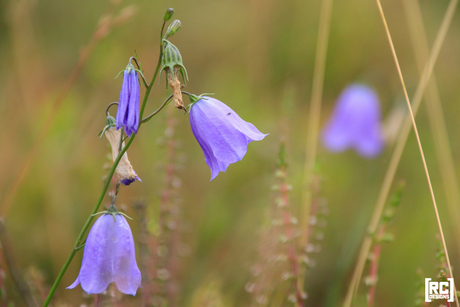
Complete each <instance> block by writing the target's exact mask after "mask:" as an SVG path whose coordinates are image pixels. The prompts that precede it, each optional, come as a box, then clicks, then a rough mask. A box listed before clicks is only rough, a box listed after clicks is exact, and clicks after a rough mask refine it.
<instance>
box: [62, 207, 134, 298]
mask: <svg viewBox="0 0 460 307" xmlns="http://www.w3.org/2000/svg"><path fill="white" fill-rule="evenodd" d="M115 219H116V222H115V220H114V216H113V215H112V214H104V215H102V216H101V217H100V218H99V219H98V220H97V221H96V222H95V223H94V225H93V227H92V228H91V231H90V232H89V235H88V238H87V239H86V244H85V250H84V252H83V261H82V264H81V269H80V273H79V274H78V277H77V279H76V280H75V282H74V283H73V284H72V285H70V286H69V287H67V289H73V288H75V287H76V286H77V285H78V284H81V287H82V289H83V290H84V291H85V292H86V293H88V294H98V293H101V292H103V291H104V290H105V289H107V287H108V285H109V284H110V283H111V282H115V284H116V286H117V288H118V290H120V292H123V293H125V294H130V295H136V291H137V289H138V288H139V287H140V286H141V272H140V271H139V268H138V267H137V263H136V256H135V252H134V240H133V235H132V233H131V229H130V228H129V224H128V222H126V219H125V218H124V217H123V215H120V214H116V215H115Z"/></svg>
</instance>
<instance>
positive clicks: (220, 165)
mask: <svg viewBox="0 0 460 307" xmlns="http://www.w3.org/2000/svg"><path fill="white" fill-rule="evenodd" d="M198 125H199V124H198V123H196V122H195V118H194V117H193V116H192V115H191V116H190V126H191V128H192V132H193V135H194V136H195V138H196V140H197V141H198V144H200V147H201V149H202V150H203V153H204V160H205V161H206V164H208V166H209V168H210V169H211V180H213V179H214V178H216V176H217V175H218V174H219V172H225V171H226V170H227V167H228V166H229V165H230V163H224V162H220V161H218V160H217V158H216V157H215V156H214V154H213V152H212V149H211V148H210V147H209V145H208V144H207V143H206V142H205V140H204V139H203V138H202V136H201V134H200V133H199V132H198V129H197V126H198Z"/></svg>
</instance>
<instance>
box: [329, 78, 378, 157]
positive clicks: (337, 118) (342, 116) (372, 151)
mask: <svg viewBox="0 0 460 307" xmlns="http://www.w3.org/2000/svg"><path fill="white" fill-rule="evenodd" d="M322 141H323V145H324V147H326V148H327V149H328V150H330V151H333V152H341V151H344V150H346V149H348V148H354V149H355V150H356V152H357V153H358V154H359V155H361V156H363V157H366V158H374V157H377V156H378V155H379V154H380V153H381V152H382V149H383V147H384V138H383V132H382V128H381V115H380V103H379V98H378V97H377V94H376V93H375V91H374V90H373V89H372V88H370V87H368V86H366V85H362V84H352V85H349V86H348V87H347V88H345V89H344V90H343V91H342V93H341V94H340V96H339V98H338V100H337V103H336V105H335V108H334V110H333V112H332V115H331V117H330V118H329V120H328V122H327V124H326V127H325V128H324V130H323V133H322Z"/></svg>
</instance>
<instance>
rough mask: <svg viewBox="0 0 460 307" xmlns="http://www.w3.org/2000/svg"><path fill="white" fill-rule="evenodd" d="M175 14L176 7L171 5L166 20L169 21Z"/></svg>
mask: <svg viewBox="0 0 460 307" xmlns="http://www.w3.org/2000/svg"><path fill="white" fill-rule="evenodd" d="M173 14H174V9H173V8H172V7H170V8H169V9H168V10H167V11H166V13H165V17H164V21H165V22H167V21H168V20H170V19H171V18H172V16H173Z"/></svg>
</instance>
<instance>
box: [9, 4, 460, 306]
mask: <svg viewBox="0 0 460 307" xmlns="http://www.w3.org/2000/svg"><path fill="white" fill-rule="evenodd" d="M447 2H448V1H435V2H427V1H422V2H421V3H420V4H421V6H422V13H423V17H424V21H425V26H426V29H427V35H428V39H429V41H430V43H431V42H432V41H433V39H434V35H435V34H436V32H437V29H438V27H439V24H440V21H441V18H442V16H443V14H444V10H445V8H446V6H447ZM128 4H135V5H136V6H137V8H138V13H137V14H136V16H135V18H133V19H131V20H130V21H129V22H127V23H125V24H124V25H123V26H122V27H119V28H116V29H114V30H113V31H112V32H111V33H110V34H109V36H108V37H107V38H106V39H104V40H103V41H102V42H101V43H100V44H99V45H98V46H97V47H96V48H95V50H94V52H93V54H92V55H91V56H90V58H89V60H88V63H87V64H86V65H85V66H84V69H83V71H82V73H81V75H80V76H79V78H78V79H77V81H76V83H75V84H74V86H73V87H72V90H71V92H70V93H69V95H68V96H67V97H66V99H65V101H64V103H63V106H62V108H61V109H60V110H59V113H58V114H57V116H56V119H55V121H54V123H53V125H52V128H51V130H50V131H49V133H48V134H47V136H46V138H45V139H44V141H43V144H41V149H40V151H39V154H38V155H37V157H36V159H35V161H34V163H33V165H32V167H31V169H30V171H29V173H28V176H27V177H26V179H25V181H24V183H23V185H22V187H21V188H20V190H19V193H18V194H17V196H16V198H15V199H14V203H13V206H12V209H11V210H10V212H9V214H8V216H7V218H6V225H7V227H8V229H9V231H10V235H11V237H12V239H13V240H12V241H13V243H14V249H15V252H16V254H17V261H18V263H19V264H20V265H21V268H22V269H23V270H25V269H26V268H27V267H30V266H32V267H36V268H38V269H39V270H41V271H42V272H43V273H44V276H45V281H46V283H47V284H51V282H52V281H53V279H54V277H55V276H56V275H57V273H58V271H59V269H60V267H61V265H62V264H63V262H64V261H65V258H66V257H67V255H68V253H69V251H70V248H71V246H72V244H73V243H74V240H75V238H76V236H77V234H78V232H79V230H80V228H81V226H82V224H83V223H84V221H85V220H86V217H87V215H88V214H89V212H90V210H91V208H92V207H93V206H94V203H95V201H96V199H97V196H98V193H99V191H100V189H101V187H102V181H101V179H102V176H103V175H104V173H105V172H104V170H103V164H104V163H106V162H107V159H106V155H107V154H108V152H109V149H108V147H107V144H106V141H105V139H102V140H99V139H98V138H97V137H96V136H95V135H96V134H97V133H98V132H99V131H100V129H102V127H103V125H104V121H105V118H104V110H105V107H106V105H107V104H108V103H110V102H112V101H116V100H117V99H118V95H119V88H120V85H121V80H120V79H116V80H114V77H115V76H116V74H117V73H118V72H119V71H120V70H122V69H123V68H124V67H125V66H126V63H127V60H128V58H129V57H130V56H131V55H133V52H134V50H136V51H137V53H138V56H139V58H140V60H141V62H142V66H143V69H144V70H145V73H146V75H147V76H151V75H152V73H153V69H154V65H155V63H156V59H157V56H158V42H157V40H158V28H159V26H160V25H161V20H162V17H163V13H164V11H165V9H166V8H167V7H169V6H173V7H174V8H175V10H176V14H175V16H174V17H175V18H178V19H180V20H181V21H182V24H183V27H182V28H181V29H180V31H179V32H178V33H177V34H176V35H175V36H174V37H173V38H172V41H173V42H174V44H175V45H176V46H178V47H179V48H180V50H181V53H182V56H183V58H184V64H185V65H186V67H187V70H188V73H189V76H190V82H189V84H188V86H187V90H188V91H190V92H193V93H197V94H199V93H202V92H213V93H216V95H215V97H216V98H217V99H219V100H222V101H223V102H225V103H227V104H228V105H229V106H230V107H231V108H233V109H234V110H235V111H236V112H237V113H238V114H239V115H240V116H241V117H242V118H243V119H245V120H247V121H250V122H252V123H254V124H255V125H256V126H257V127H258V128H259V129H260V130H261V131H262V132H264V133H270V135H269V136H268V137H267V138H266V139H264V140H263V141H261V142H255V143H251V144H250V145H249V150H248V153H247V155H246V156H245V158H244V159H243V161H241V162H239V163H236V164H233V165H231V166H230V167H229V168H228V171H227V172H226V173H225V174H220V175H219V176H218V177H217V178H216V179H215V180H213V181H212V182H209V178H210V172H209V169H208V167H207V165H206V164H205V162H204V159H203V154H202V152H201V149H200V148H199V146H198V144H197V142H196V141H195V139H194V137H193V135H192V133H191V131H190V128H189V123H188V118H187V116H183V115H182V114H181V112H176V113H177V114H176V117H177V118H178V120H179V123H178V127H177V134H178V137H179V138H180V139H181V140H182V143H183V144H182V148H181V150H182V151H183V152H185V153H186V156H187V161H186V163H185V167H184V169H183V172H182V173H181V175H180V176H181V178H182V182H183V185H182V188H181V196H182V198H183V205H182V211H183V216H184V219H185V221H186V222H187V223H188V224H189V230H190V231H189V232H187V233H186V234H185V235H184V241H185V242H187V243H188V244H189V245H190V247H191V254H190V256H189V257H187V258H185V259H183V266H182V271H181V279H182V284H181V288H182V291H181V298H180V301H181V302H182V303H181V304H182V305H183V306H186V305H188V303H187V302H191V301H192V302H195V303H196V302H199V298H200V295H205V293H206V291H208V292H209V291H211V292H213V293H214V295H215V296H216V297H217V298H216V300H219V301H220V302H222V304H224V305H225V306H241V305H243V304H247V303H248V301H249V299H250V297H249V296H248V295H247V293H246V292H245V290H244V286H245V284H246V282H247V281H248V279H249V278H250V274H249V266H250V265H251V263H253V262H254V261H255V256H256V253H255V250H256V248H257V242H258V241H257V240H258V231H259V230H260V227H261V225H264V224H265V223H266V218H267V210H268V208H269V207H270V204H271V201H272V195H271V192H270V186H271V185H272V183H273V178H272V177H273V175H272V174H273V169H274V165H275V161H276V158H277V151H278V148H279V140H280V138H281V137H282V136H284V137H285V138H286V139H287V140H288V144H287V152H288V163H289V168H288V173H289V176H290V180H289V181H290V182H291V183H292V184H293V187H294V188H293V191H292V192H291V203H292V205H293V206H294V211H295V210H296V209H295V206H296V205H297V204H298V203H299V201H300V195H301V191H300V188H301V184H302V173H301V170H302V167H303V162H304V154H305V153H304V148H305V146H304V142H305V136H306V131H305V129H306V127H307V124H306V119H307V112H308V102H309V98H310V88H311V79H312V67H313V61H314V56H315V54H314V50H315V44H316V34H317V27H318V15H319V2H311V1H310V2H308V1H293V0H292V1H283V2H281V1H273V0H270V1H261V0H253V1H250V2H244V1H234V2H230V1H226V2H212V1H183V0H180V1H175V2H174V3H172V2H168V1H156V2H152V1H137V2H134V1H129V2H128V1H127V2H122V4H121V5H120V6H119V7H118V9H117V10H119V9H120V7H123V6H125V5H128ZM0 6H1V8H2V10H1V11H0V12H1V14H2V15H1V17H0V52H1V55H2V57H1V58H0V62H1V63H0V125H1V127H2V131H3V133H1V134H0V142H1V144H2V145H3V146H2V150H0V173H1V174H2V176H0V187H1V188H0V197H4V195H5V194H6V193H7V192H8V189H9V188H10V185H11V180H12V178H14V177H15V176H16V174H17V171H18V169H19V168H20V167H21V166H22V163H23V159H24V157H25V156H26V154H27V152H28V150H30V146H31V144H32V142H33V140H34V138H35V137H36V136H37V132H38V129H39V127H40V126H41V125H42V123H43V121H44V120H45V118H46V115H47V114H48V112H49V111H50V106H51V103H52V102H53V101H54V99H55V98H56V95H57V93H58V92H59V90H60V88H61V87H62V86H63V83H64V80H65V79H66V78H67V77H68V75H69V74H70V72H71V71H72V69H73V67H74V65H75V64H76V60H77V58H78V52H79V49H80V48H81V47H83V46H84V45H85V44H86V43H87V42H88V40H89V39H90V37H91V35H92V32H93V31H94V29H95V27H96V24H97V22H98V19H99V18H100V16H101V14H102V13H103V12H104V11H105V10H106V8H107V7H108V6H109V3H108V2H94V1H89V0H85V1H78V2H75V1H74V2H72V1H70V2H59V1H50V0H47V1H38V2H33V1H28V0H21V1H4V2H2V3H1V4H0ZM384 6H385V7H384V9H385V10H386V14H387V18H388V23H389V26H390V30H391V31H392V34H393V39H394V40H395V47H396V51H397V52H398V56H399V58H400V62H401V66H402V70H403V73H404V75H405V79H406V82H407V83H408V87H409V92H410V93H411V92H413V90H415V87H416V83H417V81H418V76H419V73H418V70H417V66H416V63H415V61H414V56H413V50H412V49H411V48H412V47H411V43H410V39H409V36H408V35H409V32H408V30H407V29H408V28H407V22H406V20H405V16H404V13H403V7H402V4H401V3H400V2H399V1H388V2H387V3H384ZM459 31H460V24H459V23H458V22H457V21H455V20H454V23H453V25H452V28H451V30H450V31H449V34H448V37H447V39H446V42H445V45H444V47H443V49H442V51H441V55H440V57H439V60H438V63H437V65H436V69H435V71H436V74H437V77H438V83H439V89H440V93H441V101H442V103H443V107H444V110H445V111H444V115H445V119H446V125H447V127H448V132H449V136H450V141H451V142H452V148H453V155H454V158H455V163H456V165H458V162H459V161H458V158H457V157H458V152H459V150H460V142H459V141H458V140H457V139H455V136H456V135H458V134H459V132H460V131H459V129H460V128H459V126H458V125H457V124H456V123H457V114H458V113H459V112H458V111H460V110H459V107H458V106H457V101H458V98H459V93H458V86H457V84H458V83H459V82H460V80H459V79H460V75H459V74H458V73H457V71H459V68H460V67H459V66H460V60H459V59H458V58H457V56H456V55H457V54H459V51H460V50H459V49H460V43H459V41H458V40H457V39H456V37H457V36H458V35H457V34H458V32H459ZM356 80H363V81H367V82H370V83H371V84H373V86H374V87H375V88H376V90H377V92H378V93H379V96H380V98H381V102H382V109H383V114H384V116H385V115H387V114H388V113H389V112H390V110H391V108H392V107H393V104H394V102H395V100H397V99H400V98H401V97H402V92H401V88H400V84H399V80H398V78H397V74H396V70H395V68H394V63H393V59H392V58H391V53H390V49H389V47H388V42H387V40H386V37H385V34H384V31H383V28H382V26H381V21H380V20H379V16H378V12H377V8H376V7H375V4H374V3H373V2H372V1H363V0H350V1H335V3H334V6H333V12H332V24H331V36H330V42H329V49H328V57H327V64H326V75H325V85H324V95H323V97H324V99H323V106H324V108H323V112H322V118H321V122H322V123H324V121H325V120H326V118H327V116H328V115H329V113H330V111H331V108H332V106H333V104H334V99H335V98H336V97H337V96H338V94H339V92H340V91H341V89H342V88H343V87H344V86H346V85H347V84H348V83H349V82H353V81H356ZM164 81H165V80H164V78H163V79H162V80H161V85H160V87H154V92H153V95H152V96H151V99H150V101H149V103H148V105H147V111H146V112H149V111H152V110H154V109H155V108H156V106H158V105H159V104H160V103H161V101H162V99H164V98H165V97H166V95H167V92H166V91H165V88H164V87H165V82H164ZM287 88H288V89H290V90H291V91H292V92H293V93H294V94H293V95H292V96H293V98H292V101H293V102H292V108H291V110H289V111H286V110H285V106H284V105H285V104H286V103H287V102H286V101H287V100H286V99H285V96H286V94H285V93H286V89H287ZM424 112H425V109H424V108H422V109H421V112H420V114H419V116H418V117H417V121H418V124H419V129H420V134H421V138H422V142H423V144H424V148H425V151H426V156H427V163H428V166H429V167H430V169H431V172H432V176H433V184H434V189H435V191H436V192H437V197H438V201H439V207H440V208H439V209H440V214H441V219H442V220H443V222H444V225H445V226H444V227H445V232H446V237H447V244H448V247H449V248H450V249H449V251H450V253H451V255H450V256H451V261H452V265H453V267H454V268H455V267H457V266H459V265H460V264H459V261H458V256H459V255H458V254H457V249H455V248H454V247H455V245H456V244H459V243H458V242H455V241H454V238H453V237H452V235H451V230H452V227H451V225H449V224H450V223H449V219H448V218H447V214H448V211H447V208H446V205H445V200H444V195H443V192H442V191H443V190H442V186H441V184H442V183H441V178H440V173H439V171H438V165H437V162H436V156H435V151H434V147H433V146H434V145H433V141H432V134H431V131H430V130H429V125H428V121H427V117H426V114H424ZM280 114H284V115H283V116H280ZM283 118H284V119H283ZM286 118H287V120H286ZM164 125H165V115H164V114H161V115H159V116H158V117H156V118H155V119H154V120H152V121H150V122H149V123H148V124H146V125H145V126H143V127H142V129H141V131H140V133H139V136H138V137H137V138H136V141H135V142H134V143H133V146H132V147H131V148H130V150H129V157H130V160H131V162H132V164H133V167H134V168H135V170H136V172H137V173H138V174H139V176H140V177H141V178H142V180H143V183H135V184H133V185H131V186H130V187H129V188H124V189H122V191H121V193H120V196H119V203H120V204H122V203H124V204H126V205H127V208H128V211H127V213H128V214H130V215H132V216H134V213H133V212H132V210H131V209H129V205H130V204H131V203H132V202H133V201H134V200H136V199H145V200H146V201H147V202H148V203H149V206H157V205H158V195H159V193H160V192H161V188H162V182H163V181H162V180H163V179H162V178H163V172H162V171H159V168H158V167H157V163H158V161H164V160H165V150H164V148H159V147H158V143H157V141H158V138H159V137H161V135H162V133H163V131H164V129H163V127H164ZM283 125H285V126H286V125H287V126H288V128H282V127H283ZM286 131H287V132H286ZM286 134H288V135H286ZM391 150H392V148H391V147H388V148H387V149H386V151H385V152H384V153H383V155H382V156H381V157H379V158H377V159H375V160H371V161H368V160H363V159H362V158H360V157H358V156H357V155H356V154H355V153H353V152H346V153H344V154H338V155H337V154H330V153H328V152H326V151H325V150H324V149H323V148H322V147H320V148H319V152H318V163H319V168H320V170H321V173H320V174H321V177H322V178H323V179H324V180H323V181H322V192H321V194H322V196H324V197H325V198H326V199H327V201H328V206H329V209H330V215H329V217H328V218H327V223H328V224H327V227H326V228H325V239H324V241H323V243H322V251H321V252H320V254H319V255H317V256H316V260H317V261H316V262H317V265H316V267H315V268H313V269H312V270H310V271H309V273H308V274H307V280H306V283H305V284H306V287H307V292H308V293H309V299H308V301H307V304H308V306H325V305H326V300H327V299H326V298H327V297H328V296H329V295H331V288H332V286H333V285H340V286H342V290H341V292H339V294H338V298H339V299H341V298H342V297H343V291H344V289H345V288H346V285H347V283H348V279H349V277H350V276H349V273H350V272H351V266H352V265H353V261H351V260H353V259H354V258H353V255H354V253H355V252H356V248H357V247H358V246H359V243H360V240H361V236H362V234H363V233H364V231H365V228H366V225H367V222H368V218H369V216H370V213H371V211H372V206H373V205H374V203H375V199H376V197H377V193H378V190H379V187H380V184H381V182H382V178H383V175H384V173H385V170H386V167H387V165H388V159H389V157H390V154H391ZM456 169H457V170H458V166H457V167H456ZM396 179H397V180H399V179H405V181H406V183H407V185H406V188H405V192H404V197H403V200H402V203H401V206H400V208H399V209H398V212H397V213H396V216H395V219H394V221H393V223H392V225H391V227H392V228H393V232H394V233H395V237H396V239H395V241H394V242H393V243H392V244H390V245H386V246H384V249H383V252H382V255H381V262H380V266H381V268H380V279H379V283H378V286H377V292H376V305H379V306H394V305H400V306H407V305H410V304H411V303H412V301H413V297H414V295H415V289H414V284H415V280H416V269H417V268H423V270H424V271H425V272H426V274H430V275H429V276H426V277H434V276H435V274H436V272H435V269H434V268H435V266H436V262H435V258H434V255H435V250H436V247H437V243H436V240H435V235H436V233H437V226H436V220H435V218H434V215H433V209H432V207H431V204H430V198H429V192H428V189H427V186H426V182H425V178H424V175H423V168H422V164H421V160H420V157H419V154H418V151H417V147H416V142H415V139H414V138H413V137H412V136H411V137H410V138H409V141H408V144H407V149H406V151H405V152H404V155H403V157H402V162H401V165H400V168H399V170H398V172H397V176H396ZM130 224H131V227H132V229H133V231H134V235H135V237H136V236H137V234H136V233H137V229H136V222H135V221H132V222H130ZM80 259H81V254H80V255H79V256H78V257H76V259H75V260H74V262H73V263H72V265H71V267H70V269H69V271H68V272H67V273H66V275H65V276H64V279H63V282H62V284H61V287H60V289H59V291H58V295H59V300H60V301H67V302H69V303H70V304H71V305H72V304H73V303H74V302H79V301H80V300H81V293H80V291H79V290H64V288H65V286H67V285H69V284H70V283H71V282H72V281H73V280H74V278H75V277H76V276H77V273H78V269H79V265H80ZM341 267H342V271H340V270H339V269H338V268H341ZM454 274H455V272H454ZM6 282H7V285H11V279H10V277H9V275H8V274H7V275H6ZM14 291H15V290H14V288H13V287H12V286H8V293H9V295H11V296H12V297H13V298H14V300H15V301H17V302H18V305H20V301H19V299H18V298H17V297H16V296H15V292H14ZM203 293H204V294H203ZM335 303H337V302H335ZM196 304H198V303H196ZM216 304H217V303H216ZM331 304H334V303H331Z"/></svg>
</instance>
